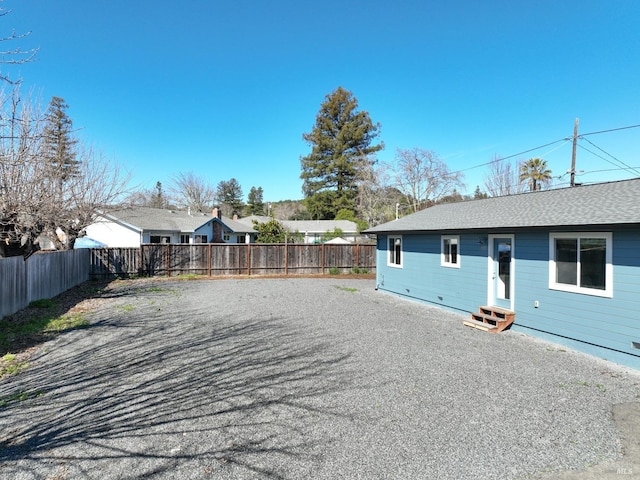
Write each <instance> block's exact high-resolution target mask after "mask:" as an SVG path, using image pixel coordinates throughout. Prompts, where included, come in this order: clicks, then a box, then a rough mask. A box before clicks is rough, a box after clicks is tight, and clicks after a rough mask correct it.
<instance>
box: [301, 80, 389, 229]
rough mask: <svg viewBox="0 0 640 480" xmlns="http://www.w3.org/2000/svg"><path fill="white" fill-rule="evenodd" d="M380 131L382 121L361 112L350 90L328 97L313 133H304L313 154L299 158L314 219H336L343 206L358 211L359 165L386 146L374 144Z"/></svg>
mask: <svg viewBox="0 0 640 480" xmlns="http://www.w3.org/2000/svg"><path fill="white" fill-rule="evenodd" d="M379 133H380V124H374V123H373V122H372V121H371V118H370V117H369V113H368V112H366V111H358V100H357V99H356V98H355V97H354V96H353V94H352V93H351V92H349V91H347V90H345V89H344V88H342V87H338V88H337V89H336V90H334V91H333V92H332V93H331V94H329V95H327V96H326V97H325V101H324V102H323V103H322V105H321V106H320V110H319V112H318V114H317V115H316V123H315V125H314V126H313V128H312V130H311V132H309V133H304V134H303V135H302V138H303V139H304V140H305V141H306V142H307V143H308V144H309V145H310V146H311V153H310V154H309V155H307V156H305V157H301V159H300V163H301V169H302V173H301V174H300V178H301V179H302V180H303V186H302V190H303V193H304V196H305V202H306V205H307V209H308V210H309V213H310V214H311V215H312V217H313V218H319V219H333V218H334V217H335V215H336V213H337V212H338V211H339V210H340V209H342V208H347V209H350V210H355V199H356V197H357V194H358V185H357V174H358V166H360V165H362V161H363V160H366V161H371V160H368V159H369V158H370V157H369V155H372V154H374V153H375V152H377V151H379V150H382V149H383V148H384V144H383V143H379V144H374V143H373V142H374V140H375V139H376V137H377V136H378V135H379Z"/></svg>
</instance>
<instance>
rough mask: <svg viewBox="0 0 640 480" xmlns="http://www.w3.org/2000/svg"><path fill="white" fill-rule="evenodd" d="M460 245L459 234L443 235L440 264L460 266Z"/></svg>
mask: <svg viewBox="0 0 640 480" xmlns="http://www.w3.org/2000/svg"><path fill="white" fill-rule="evenodd" d="M458 245H460V237H459V236H457V235H456V236H443V237H442V244H441V249H440V265H442V266H443V267H454V268H460V255H459V249H458Z"/></svg>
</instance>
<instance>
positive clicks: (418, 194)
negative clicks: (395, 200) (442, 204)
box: [388, 148, 464, 212]
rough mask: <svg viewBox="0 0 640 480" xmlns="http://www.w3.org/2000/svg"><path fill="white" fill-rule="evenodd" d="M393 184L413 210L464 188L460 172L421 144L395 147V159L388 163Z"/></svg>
mask: <svg viewBox="0 0 640 480" xmlns="http://www.w3.org/2000/svg"><path fill="white" fill-rule="evenodd" d="M388 167H389V170H390V172H391V177H392V186H393V187H395V188H397V189H398V190H399V191H400V192H401V193H402V195H403V196H404V199H405V202H406V203H407V204H408V205H409V206H410V207H411V209H412V210H413V211H414V212H417V211H418V210H421V209H422V208H426V207H428V206H430V205H432V204H434V203H437V202H438V200H440V199H441V198H442V197H445V196H446V195H450V194H451V193H453V192H454V191H455V190H456V189H457V188H464V183H463V182H462V179H463V174H462V173H461V172H452V171H451V170H449V167H448V166H447V164H446V163H445V162H444V161H442V160H441V159H440V158H439V157H438V156H437V155H436V154H435V153H434V152H432V151H430V150H424V149H421V148H412V149H409V150H403V149H397V151H396V156H395V163H393V164H391V165H388Z"/></svg>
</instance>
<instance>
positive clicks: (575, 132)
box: [569, 118, 579, 187]
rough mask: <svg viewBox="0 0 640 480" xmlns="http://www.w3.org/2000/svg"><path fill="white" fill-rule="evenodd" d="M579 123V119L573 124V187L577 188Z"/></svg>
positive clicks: (571, 184)
mask: <svg viewBox="0 0 640 480" xmlns="http://www.w3.org/2000/svg"><path fill="white" fill-rule="evenodd" d="M578 123H579V119H577V118H576V121H575V123H574V124H573V151H572V153H571V183H570V184H569V185H570V186H571V187H575V186H576V146H577V145H578Z"/></svg>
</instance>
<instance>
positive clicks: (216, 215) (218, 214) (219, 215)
mask: <svg viewBox="0 0 640 480" xmlns="http://www.w3.org/2000/svg"><path fill="white" fill-rule="evenodd" d="M212 215H213V217H214V218H222V211H221V210H220V209H219V208H218V207H213V212H212Z"/></svg>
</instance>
